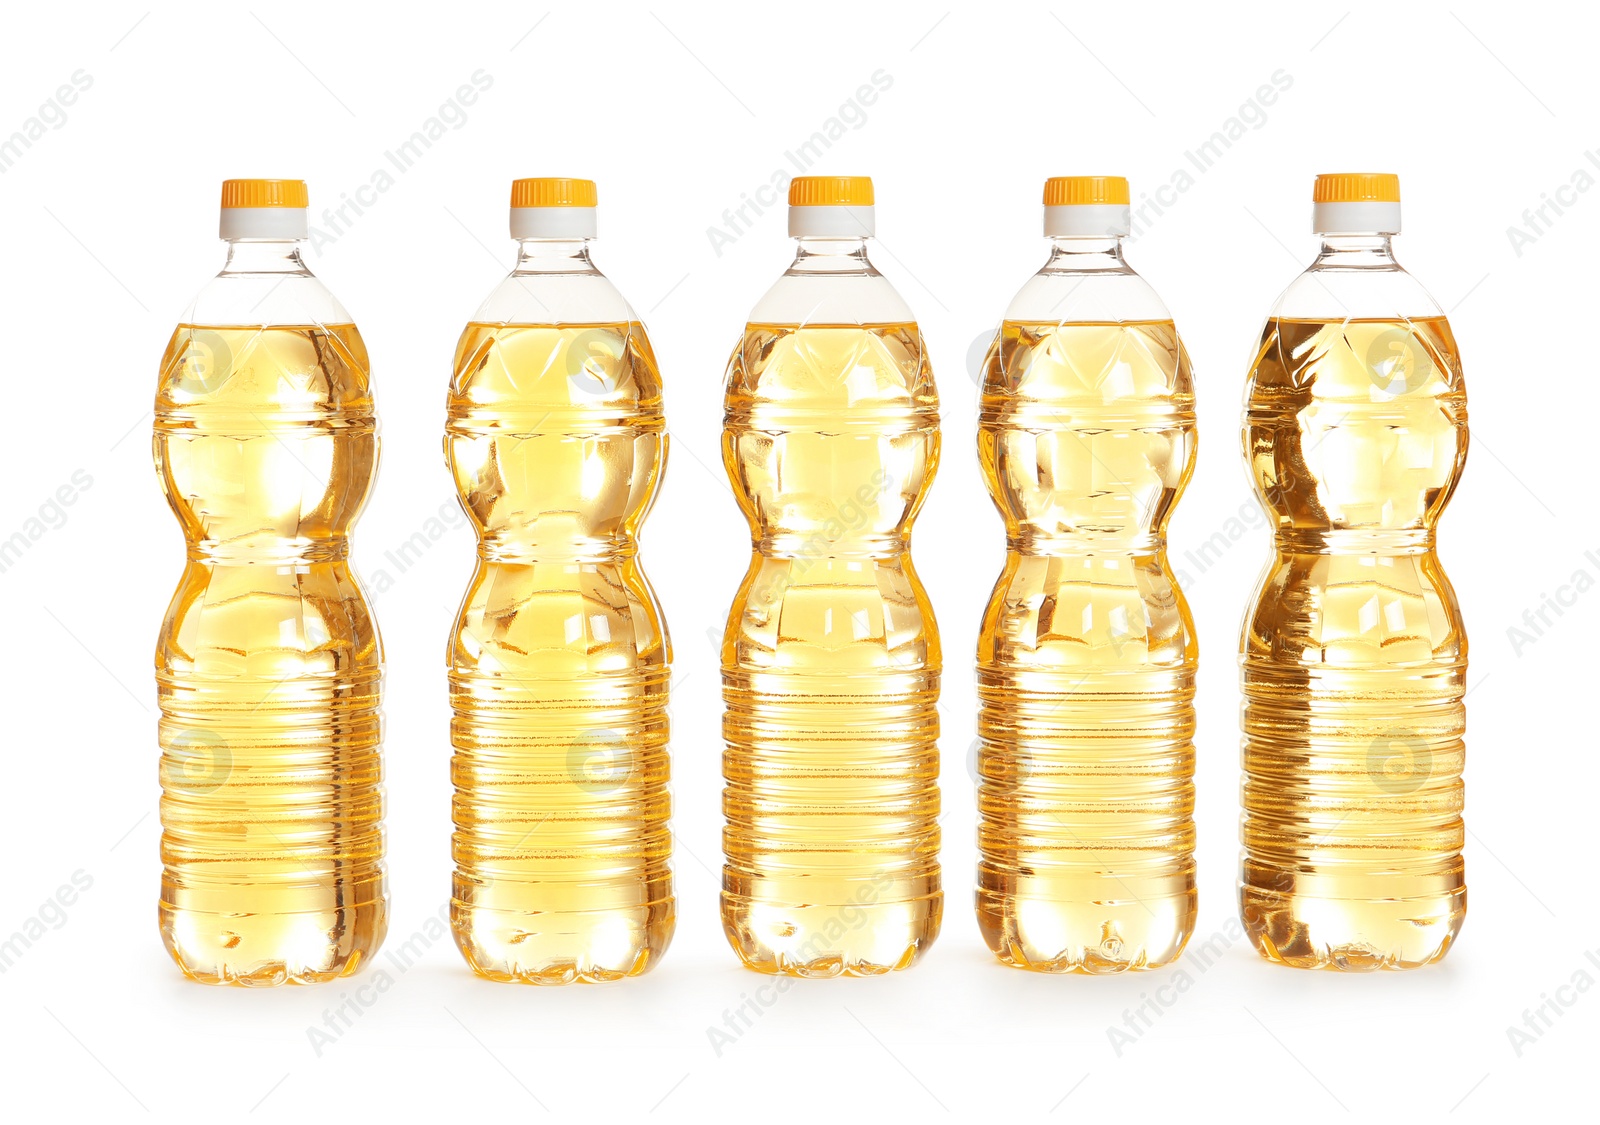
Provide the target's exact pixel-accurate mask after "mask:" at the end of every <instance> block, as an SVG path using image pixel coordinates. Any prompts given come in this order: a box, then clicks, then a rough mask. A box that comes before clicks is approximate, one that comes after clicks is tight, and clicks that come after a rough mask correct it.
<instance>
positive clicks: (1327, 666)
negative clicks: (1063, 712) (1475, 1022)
mask: <svg viewBox="0 0 1600 1125" xmlns="http://www.w3.org/2000/svg"><path fill="white" fill-rule="evenodd" d="M1313 198H1314V202H1315V208H1314V223H1313V229H1314V230H1315V231H1316V232H1317V233H1318V234H1319V235H1321V237H1322V250H1321V253H1320V254H1319V255H1318V256H1317V260H1316V261H1315V262H1314V263H1313V264H1312V266H1311V268H1310V269H1308V270H1307V271H1306V272H1305V273H1303V274H1301V275H1300V277H1299V278H1298V279H1297V280H1296V281H1295V282H1294V283H1293V284H1292V285H1290V286H1289V288H1288V289H1287V290H1286V291H1285V292H1284V294H1283V296H1282V297H1280V298H1279V299H1278V304H1277V307H1276V308H1275V309H1274V310H1273V312H1272V314H1271V316H1269V317H1268V319H1267V324H1266V329H1265V331H1264V332H1263V334H1262V337H1261V344H1260V346H1259V348H1258V349H1257V351H1256V357H1255V362H1254V367H1253V369H1252V371H1251V372H1250V381H1249V387H1248V390H1247V397H1246V407H1245V420H1244V452H1245V457H1246V458H1247V460H1248V462H1249V467H1250V472H1251V476H1252V478H1253V479H1254V482H1255V486H1256V489H1257V491H1258V492H1259V493H1260V495H1261V497H1262V499H1263V502H1264V506H1265V508H1266V511H1267V515H1268V516H1269V518H1270V520H1271V523H1272V526H1273V532H1274V551H1275V557H1274V558H1273V560H1272V561H1271V562H1270V563H1269V565H1268V566H1267V569H1266V571H1265V573H1264V574H1263V576H1262V579H1261V584H1260V586H1259V588H1258V590H1257V592H1256V596H1255V600H1254V605H1253V607H1252V608H1251V610H1250V611H1249V613H1248V614H1247V616H1246V618H1245V622H1244V629H1243V636H1242V638H1241V640H1240V663H1241V665H1242V669H1243V686H1244V744H1243V756H1244V794H1243V798H1244V818H1243V825H1242V835H1243V844H1244V861H1243V870H1242V872H1241V875H1240V880H1239V905H1240V912H1241V915H1242V917H1243V921H1244V926H1245V930H1246V931H1247V932H1248V933H1249V935H1250V939H1251V940H1252V941H1253V942H1254V943H1255V945H1256V948H1257V949H1258V950H1260V952H1261V954H1262V955H1263V956H1265V957H1266V958H1268V959H1269V960H1272V961H1277V962H1280V963H1283V964H1286V965H1293V966H1296V967H1300V968H1331V969H1346V970H1369V969H1380V968H1383V969H1406V968H1413V967H1415V966H1418V965H1426V964H1428V963H1429V962H1430V961H1437V960H1438V959H1439V958H1441V957H1443V956H1444V955H1445V953H1446V952H1447V951H1448V950H1449V948H1450V946H1451V944H1452V942H1454V940H1455V936H1456V934H1457V933H1458V932H1459V930H1460V928H1461V923H1462V920H1463V918H1464V917H1465V915H1466V909H1467V890H1466V880H1465V875H1464V869H1463V865H1462V860H1461V846H1462V842H1463V834H1464V831H1465V829H1464V827H1463V824H1462V820H1461V809H1462V794H1463V789H1462V782H1461V769H1462V762H1463V758H1464V745H1463V741H1462V739H1463V735H1464V733H1465V726H1466V713H1465V708H1464V706H1463V702H1462V700H1463V696H1464V694H1465V684H1466V670H1467V638H1466V634H1465V632H1464V631H1463V628H1462V623H1461V612H1460V609H1459V607H1458V606H1457V605H1456V598H1455V592H1454V591H1453V590H1452V589H1451V587H1450V583H1449V581H1448V579H1446V578H1445V575H1444V571H1443V570H1442V569H1441V567H1440V565H1439V559H1438V556H1437V555H1436V554H1435V533H1434V528H1435V525H1436V524H1437V522H1438V519H1439V515H1440V513H1441V512H1442V511H1443V510H1444V506H1445V504H1446V503H1447V502H1448V501H1449V499H1450V494H1451V493H1452V492H1453V491H1454V489H1455V486H1456V481H1457V480H1458V479H1459V477H1460V475H1461V469H1462V466H1463V464H1464V463H1465V461H1466V455H1467V401H1466V390H1465V387H1464V385H1463V383H1462V378H1461V363H1460V360H1459V359H1458V357H1457V355H1456V344H1455V339H1454V337H1453V336H1452V335H1451V333H1450V325H1449V324H1448V323H1447V322H1446V320H1445V317H1444V314H1443V313H1442V312H1440V310H1439V306H1438V305H1437V304H1435V303H1434V301H1433V298H1431V297H1430V296H1429V295H1428V294H1427V293H1426V292H1425V291H1424V290H1423V288H1422V286H1420V285H1419V284H1417V282H1416V281H1414V280H1413V279H1412V278H1411V275H1410V274H1408V273H1406V272H1405V271H1404V270H1402V269H1401V268H1400V266H1399V265H1398V263H1396V262H1395V259H1394V254H1393V251H1392V249H1391V248H1390V238H1391V236H1392V235H1394V234H1396V233H1398V232H1399V230H1400V184H1399V180H1398V179H1397V178H1396V177H1395V176H1392V175H1378V174H1345V175H1329V176H1319V177H1317V181H1316V188H1315V193H1314V196H1313Z"/></svg>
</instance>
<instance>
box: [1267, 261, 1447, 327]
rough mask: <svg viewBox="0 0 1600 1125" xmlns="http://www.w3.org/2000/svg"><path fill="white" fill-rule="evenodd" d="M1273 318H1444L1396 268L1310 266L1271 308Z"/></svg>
mask: <svg viewBox="0 0 1600 1125" xmlns="http://www.w3.org/2000/svg"><path fill="white" fill-rule="evenodd" d="M1271 316H1272V317H1273V318H1274V319H1277V320H1422V319H1432V318H1437V317H1443V316H1444V310H1442V309H1441V308H1440V307H1439V302H1437V301H1436V300H1434V299H1433V295H1432V294H1431V293H1429V292H1428V291H1427V289H1426V288H1424V287H1423V285H1422V283H1421V282H1420V281H1418V280H1417V279H1416V278H1415V277H1413V276H1412V275H1411V274H1410V273H1408V272H1406V271H1405V270H1404V269H1402V268H1401V267H1400V266H1398V265H1395V264H1392V263H1391V264H1390V265H1388V266H1386V267H1360V266H1358V267H1337V266H1335V267H1328V266H1322V265H1313V266H1311V268H1309V269H1307V270H1305V271H1304V272H1303V273H1301V274H1300V275H1299V276H1298V277H1296V278H1295V279H1294V280H1293V281H1291V282H1290V283H1289V286H1288V288H1286V289H1285V290H1284V291H1283V293H1282V294H1281V295H1280V296H1279V297H1278V300H1277V302H1276V303H1275V304H1274V305H1273V307H1272V313H1271Z"/></svg>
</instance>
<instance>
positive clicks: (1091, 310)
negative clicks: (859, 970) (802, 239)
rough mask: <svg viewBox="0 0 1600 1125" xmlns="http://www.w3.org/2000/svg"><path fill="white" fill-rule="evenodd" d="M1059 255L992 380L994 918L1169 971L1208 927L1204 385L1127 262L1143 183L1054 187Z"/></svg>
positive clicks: (984, 830) (1055, 251)
mask: <svg viewBox="0 0 1600 1125" xmlns="http://www.w3.org/2000/svg"><path fill="white" fill-rule="evenodd" d="M1044 205H1045V211H1044V214H1045V234H1046V236H1048V237H1049V238H1050V240H1051V247H1050V258H1049V260H1048V261H1046V262H1045V264H1044V268H1043V269H1041V270H1040V271H1039V272H1038V273H1037V274H1035V275H1034V276H1033V277H1032V278H1031V279H1030V280H1029V281H1028V283H1027V284H1026V285H1024V286H1023V287H1022V291H1021V292H1020V293H1018V294H1017V296H1016V299H1015V300H1013V301H1012V302H1011V307H1010V308H1009V309H1007V310H1006V315H1005V320H1004V322H1003V324H1002V326H1001V329H1000V332H999V334H998V336H997V337H996V339H995V342H994V344H993V345H992V346H991V348H990V350H989V353H988V356H987V358H986V361H985V366H984V378H983V392H982V394H983V397H982V402H981V406H980V414H979V423H978V456H979V460H980V461H981V462H982V464H983V470H984V475H985V476H986V477H987V479H988V483H989V491H990V493H991V495H993V497H994V501H995V504H996V505H997V506H998V507H999V509H1000V514H1001V515H1002V517H1003V518H1004V519H1005V524H1006V565H1005V570H1004V572H1003V573H1002V574H1001V576H1000V580H999V582H998V583H996V585H995V588H994V594H993V596H992V597H991V598H990V601H989V608H988V611H987V612H986V613H985V615H984V619H983V628H982V631H981V634H980V637H979V641H978V698H979V708H980V710H979V720H978V733H979V737H980V743H979V750H978V776H979V786H978V807H979V814H980V818H981V821H980V828H979V832H978V843H979V849H980V852H981V859H980V861H979V867H978V895H977V907H978V925H979V928H980V929H981V930H982V932H983V936H984V940H985V941H987V942H988V943H989V948H990V949H992V950H994V952H995V953H996V954H997V955H998V956H999V958H1000V959H1001V960H1002V961H1004V962H1005V963H1006V964H1008V965H1016V966H1019V967H1021V968H1025V969H1035V970H1038V971H1041V972H1048V973H1063V972H1083V973H1114V972H1121V971H1123V970H1127V969H1147V968H1153V967H1155V966H1157V965H1164V964H1166V963H1167V962H1169V961H1171V960H1173V959H1174V958H1176V957H1177V956H1178V954H1179V953H1180V952H1182V950H1183V946H1184V943H1185V942H1186V941H1187V940H1188V938H1189V935H1190V933H1191V932H1193V930H1194V918H1195V906H1196V897H1195V864H1194V820H1193V811H1194V783H1193V777H1194V742H1193V739H1194V730H1195V712H1194V691H1195V667H1196V663H1197V659H1198V649H1197V646H1196V643H1195V632H1194V622H1193V621H1192V620H1191V618H1190V615H1189V607H1188V605H1187V604H1186V603H1185V601H1184V599H1183V593H1182V591H1181V590H1179V588H1178V584H1177V581H1176V580H1175V579H1174V577H1173V574H1172V570H1171V568H1170V567H1169V566H1168V564H1167V553H1166V527H1167V519H1168V517H1169V516H1170V515H1171V512H1172V508H1173V505H1174V504H1175V503H1177V500H1178V497H1179V496H1180V495H1181V494H1182V492H1183V488H1184V485H1185V484H1186V483H1187V482H1188V480H1189V475H1190V473H1191V472H1192V471H1193V468H1194V457H1195V410H1194V383H1193V379H1192V376H1191V374H1190V369H1189V357H1188V354H1187V353H1186V352H1185V351H1184V347H1183V342H1182V341H1181V340H1180V339H1179V338H1178V333H1177V329H1176V328H1174V327H1173V323H1172V317H1171V315H1170V314H1168V312H1167V310H1166V308H1165V306H1164V305H1162V303H1161V301H1160V299H1159V298H1158V297H1157V296H1156V294H1155V292H1154V291H1153V290H1152V289H1151V288H1150V286H1149V285H1147V284H1146V283H1145V281H1144V279H1143V278H1141V277H1140V276H1139V275H1138V274H1136V273H1134V272H1133V270H1132V269H1130V268H1129V267H1128V264H1127V263H1126V262H1125V261H1124V260H1123V256H1122V241H1121V240H1122V238H1123V237H1124V236H1125V235H1127V233H1128V229H1129V210H1128V182H1127V180H1125V179H1123V178H1122V177H1120V176H1066V177H1058V178H1055V179H1051V180H1049V181H1047V182H1046V184H1045V189H1044Z"/></svg>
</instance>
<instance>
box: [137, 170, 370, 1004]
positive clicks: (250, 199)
mask: <svg viewBox="0 0 1600 1125" xmlns="http://www.w3.org/2000/svg"><path fill="white" fill-rule="evenodd" d="M221 235H222V238H223V239H225V240H226V241H227V243H228V258H227V262H226V264H225V265H224V266H223V269H222V272H221V273H220V274H218V275H217V276H216V277H215V278H214V279H213V280H212V281H211V282H210V283H209V284H208V285H206V287H205V288H204V289H203V290H201V292H200V295H199V296H198V297H197V298H196V299H195V302H194V304H193V305H192V306H191V308H190V310H189V312H188V313H187V315H185V316H184V318H183V321H182V323H180V324H179V325H178V328H177V330H176V331H175V332H174V333H173V334H172V340H171V342H170V343H169V344H168V345H167V351H166V355H165V356H164V357H163V359H162V362H161V377H160V384H159V387H158V390H157V393H156V406H155V459H156V467H157V470H158V472H159V474H160V479H161V485H162V489H163V491H164V492H165V493H166V497H167V502H168V504H170V505H171V507H172V510H173V512H174V514H176V515H177V517H178V521H179V523H180V524H181V525H182V528H183V534H184V538H185V539H186V540H187V544H188V557H187V561H186V564H185V567H184V572H183V578H182V580H181V582H180V583H179V586H178V590H177V593H176V594H175V595H174V596H173V599H172V603H171V606H170V607H169V608H168V610H167V616H166V620H165V621H164V622H163V624H162V628H161V637H160V641H159V644H158V646H157V649H156V659H155V663H156V683H157V689H158V696H159V701H160V704H161V724H160V738H161V748H162V757H161V789H162V794H161V826H162V835H161V857H162V864H163V868H162V879H161V904H160V918H161V936H162V939H163V940H164V941H165V942H166V946H167V949H168V951H169V952H170V953H171V954H172V956H173V959H174V960H176V961H177V962H178V965H179V967H180V968H181V969H182V970H183V971H184V972H185V973H186V974H187V975H188V976H190V977H192V978H194V979H196V980H200V981H205V982H208V983H231V984H245V985H271V984H280V983H283V982H285V981H288V982H293V983H305V982H311V981H321V980H327V979H330V978H333V977H338V976H342V975H345V974H347V973H351V972H353V971H355V970H356V969H357V968H358V967H359V966H361V965H362V964H364V963H365V962H366V961H367V960H368V959H370V958H371V957H372V956H373V954H374V953H375V952H376V951H377V949H378V946H379V944H380V943H381V942H382V941H383V937H384V932H385V930H386V928H387V924H388V901H387V894H386V891H385V879H384V867H383V827H382V817H383V792H382V788H381V785H380V782H381V773H382V771H381V765H380V759H379V744H380V739H381V723H380V717H379V697H380V692H381V686H382V666H383V655H382V647H381V644H380V642H379V638H378V630H377V626H376V625H375V623H374V622H373V620H372V616H371V613H370V611H369V610H368V607H367V601H366V598H365V597H364V596H363V593H362V590H361V587H360V584H359V583H358V582H357V581H356V578H355V575H354V574H353V573H352V571H351V569H350V563H349V552H350V539H349V535H350V529H351V526H352V525H353V524H354V523H355V521H356V518H357V517H358V516H359V515H360V514H361V509H362V507H363V505H364V504H365V503H366V499H367V493H368V491H369V490H370V488H371V487H372V480H373V474H374V472H375V469H376V466H377V458H378V425H377V420H376V418H375V416H374V413H373V405H372V395H371V392H370V390H369V387H368V373H367V349H366V346H365V345H364V344H363V343H362V340H361V334H360V333H359V332H357V331H356V327H355V325H354V324H352V323H351V321H350V316H349V314H348V313H346V312H345V311H344V309H343V308H342V307H341V306H340V305H339V302H338V301H336V300H334V298H333V295H332V294H331V293H329V292H328V291H327V289H325V288H324V287H323V285H322V283H321V282H320V281H318V280H317V279H316V278H315V277H313V276H312V275H311V271H310V270H308V269H306V266H305V263H304V262H302V261H301V259H300V241H301V240H303V239H304V238H305V237H306V187H305V184H304V183H302V182H300V181H299V180H229V181H228V182H226V183H225V184H223V186H222V223H221Z"/></svg>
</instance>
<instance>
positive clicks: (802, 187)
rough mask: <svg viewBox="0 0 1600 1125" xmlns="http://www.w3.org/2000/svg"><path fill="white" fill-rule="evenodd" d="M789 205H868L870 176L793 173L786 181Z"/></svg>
mask: <svg viewBox="0 0 1600 1125" xmlns="http://www.w3.org/2000/svg"><path fill="white" fill-rule="evenodd" d="M789 206H790V207H871V206H872V177H871V176H796V177H795V178H794V179H792V180H790V181H789Z"/></svg>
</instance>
